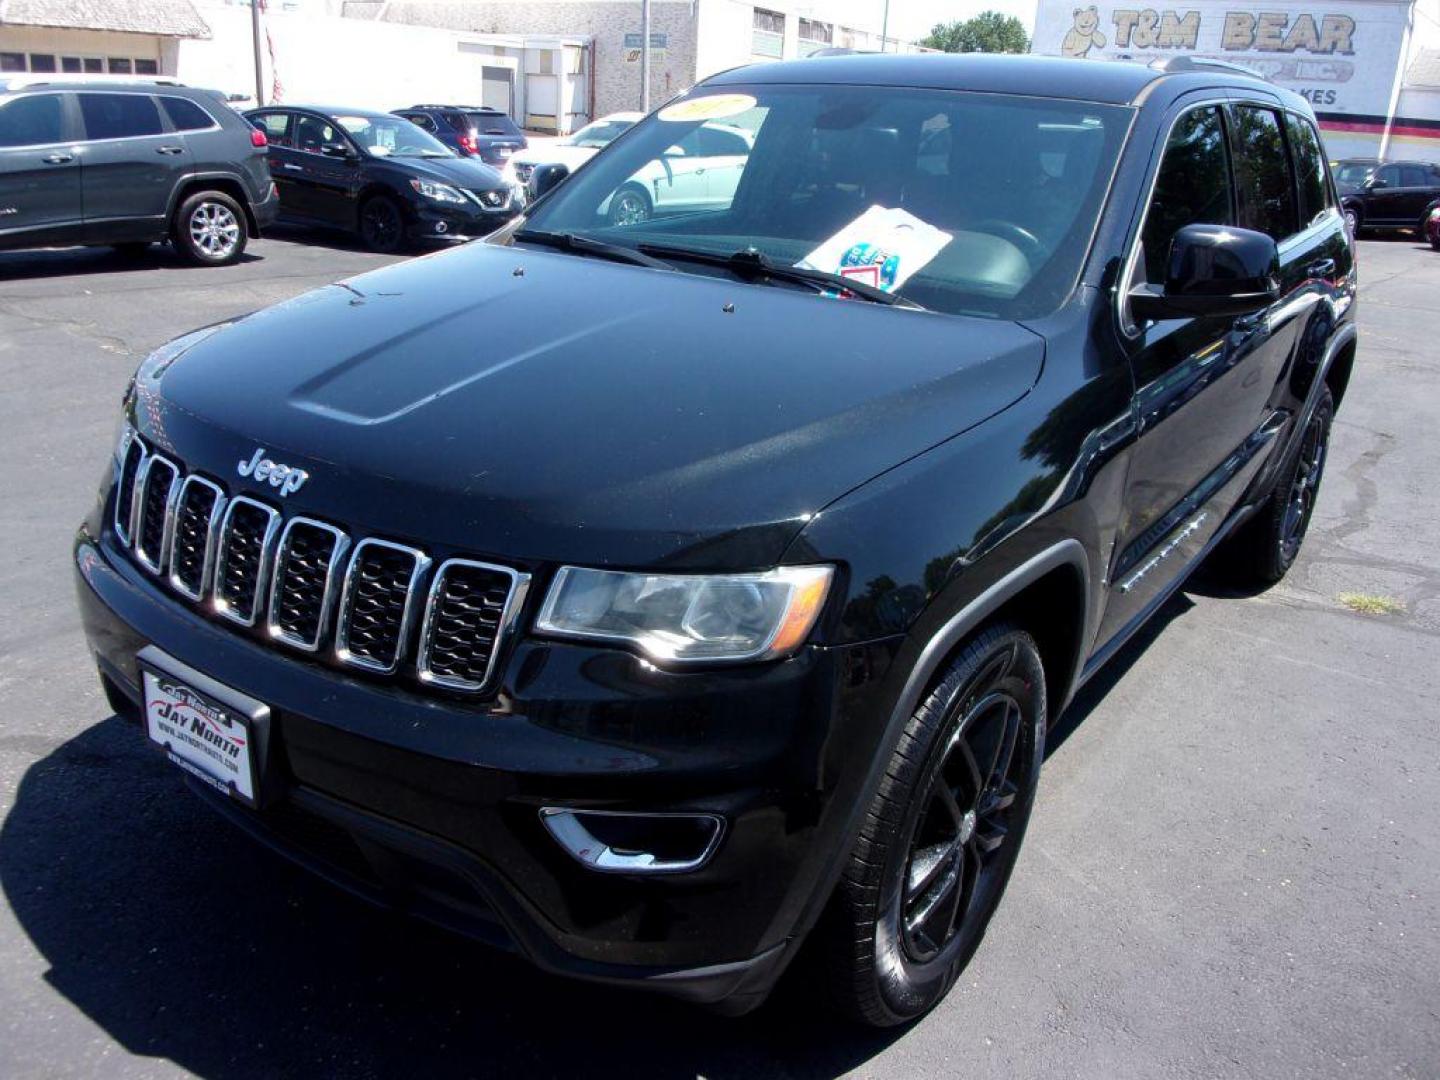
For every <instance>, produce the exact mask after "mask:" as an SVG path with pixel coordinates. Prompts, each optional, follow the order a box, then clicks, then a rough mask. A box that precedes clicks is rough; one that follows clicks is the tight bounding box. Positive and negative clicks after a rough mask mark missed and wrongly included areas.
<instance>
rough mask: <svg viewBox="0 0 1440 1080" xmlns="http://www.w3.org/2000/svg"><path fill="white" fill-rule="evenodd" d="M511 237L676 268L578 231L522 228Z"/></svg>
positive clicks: (558, 248) (657, 267)
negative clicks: (547, 230)
mask: <svg viewBox="0 0 1440 1080" xmlns="http://www.w3.org/2000/svg"><path fill="white" fill-rule="evenodd" d="M511 239H512V240H519V241H521V242H523V243H527V244H542V245H544V246H545V247H553V248H555V249H556V250H558V251H570V252H574V253H575V254H577V255H595V256H597V257H599V258H601V259H614V260H615V261H616V262H627V263H633V264H634V265H635V266H648V267H650V269H652V270H674V269H675V268H674V267H673V266H671V265H670V264H669V263H668V262H665V261H664V260H663V259H657V258H655V257H653V256H651V255H646V254H645V253H644V252H642V251H637V250H635V249H634V248H632V247H626V246H625V245H624V244H607V243H605V241H603V240H592V239H591V238H590V237H588V236H580V235H577V234H576V233H568V232H545V231H543V230H540V229H521V230H520V231H519V232H517V233H515V235H514V236H512V237H511Z"/></svg>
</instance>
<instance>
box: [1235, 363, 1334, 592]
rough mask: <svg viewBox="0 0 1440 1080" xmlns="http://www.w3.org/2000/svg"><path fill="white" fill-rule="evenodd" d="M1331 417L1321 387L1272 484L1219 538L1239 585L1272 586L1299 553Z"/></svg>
mask: <svg viewBox="0 0 1440 1080" xmlns="http://www.w3.org/2000/svg"><path fill="white" fill-rule="evenodd" d="M1334 419H1335V399H1334V398H1333V397H1332V396H1331V393H1330V389H1329V387H1322V388H1321V390H1320V398H1319V400H1318V401H1316V402H1315V406H1314V408H1313V409H1311V411H1310V415H1309V417H1308V418H1307V419H1306V420H1305V426H1304V427H1303V428H1302V429H1301V431H1300V435H1299V443H1298V445H1297V446H1296V447H1295V449H1294V450H1292V451H1291V456H1290V460H1289V461H1287V462H1286V463H1285V466H1284V468H1283V469H1281V471H1280V478H1279V479H1278V480H1277V481H1276V482H1275V487H1274V488H1273V489H1272V490H1271V492H1270V494H1269V496H1267V497H1266V499H1265V502H1263V503H1262V504H1261V505H1260V506H1259V507H1258V508H1257V509H1256V510H1255V513H1254V514H1253V515H1252V516H1251V517H1250V519H1249V520H1248V521H1246V522H1245V524H1244V525H1242V526H1240V528H1239V529H1237V530H1236V531H1235V535H1234V536H1232V537H1231V538H1230V539H1229V540H1227V541H1226V543H1225V547H1224V551H1223V556H1222V557H1223V559H1224V561H1225V562H1227V563H1228V564H1229V570H1230V573H1231V577H1232V578H1233V579H1235V580H1237V582H1238V583H1239V584H1241V585H1247V586H1248V585H1259V586H1261V587H1264V586H1268V585H1273V584H1275V582H1277V581H1279V580H1280V579H1281V578H1283V577H1284V576H1285V574H1286V572H1287V571H1288V570H1289V569H1290V567H1291V566H1292V565H1293V564H1294V562H1295V559H1296V557H1297V556H1299V554H1300V548H1301V545H1303V544H1304V542H1305V534H1306V533H1307V532H1308V531H1309V528H1310V518H1311V517H1312V516H1313V515H1314V513H1315V500H1316V498H1317V497H1318V496H1319V494H1320V481H1321V480H1323V479H1324V477H1325V460H1326V458H1327V456H1328V454H1329V449H1330V427H1331V424H1332V422H1333V421H1334Z"/></svg>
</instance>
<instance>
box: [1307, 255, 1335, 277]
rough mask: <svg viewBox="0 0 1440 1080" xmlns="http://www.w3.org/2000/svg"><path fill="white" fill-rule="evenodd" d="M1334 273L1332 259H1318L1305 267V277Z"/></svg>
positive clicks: (1327, 275)
mask: <svg viewBox="0 0 1440 1080" xmlns="http://www.w3.org/2000/svg"><path fill="white" fill-rule="evenodd" d="M1333 273H1335V260H1334V259H1319V260H1317V261H1316V262H1313V263H1311V264H1310V265H1309V266H1307V267H1306V268H1305V276H1306V277H1318V278H1328V277H1329V276H1330V275H1331V274H1333Z"/></svg>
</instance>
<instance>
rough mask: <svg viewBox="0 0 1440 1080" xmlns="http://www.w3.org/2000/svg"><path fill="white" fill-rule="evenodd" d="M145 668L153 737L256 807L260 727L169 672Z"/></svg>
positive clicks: (198, 773) (195, 772)
mask: <svg viewBox="0 0 1440 1080" xmlns="http://www.w3.org/2000/svg"><path fill="white" fill-rule="evenodd" d="M141 670H142V673H143V677H144V682H145V733H146V734H147V735H148V736H149V737H150V739H151V741H152V742H154V743H156V744H158V745H159V746H161V747H163V748H164V750H165V755H166V756H167V757H168V758H169V759H170V760H171V761H173V762H174V763H175V764H176V765H179V766H180V767H181V768H182V769H184V770H185V771H186V772H188V773H190V774H191V775H192V776H195V777H198V778H199V779H201V780H203V781H205V782H206V783H207V784H210V785H211V786H212V787H216V788H218V789H220V790H221V791H224V792H227V793H229V794H230V795H233V796H235V797H236V798H238V799H239V800H240V801H241V802H244V803H247V804H249V805H251V806H254V805H255V804H256V798H255V789H256V783H255V760H256V754H255V745H254V736H255V731H254V729H253V728H252V725H251V723H250V721H249V718H247V717H246V716H245V714H244V713H242V712H241V711H239V710H238V709H235V708H232V707H230V706H228V705H226V704H224V703H223V702H221V701H219V700H217V699H216V698H215V697H214V696H212V695H210V694H207V693H203V692H201V691H200V690H197V689H196V688H195V687H194V686H192V685H190V684H189V683H188V682H186V681H185V680H184V679H181V678H177V677H176V676H174V675H172V674H170V673H169V672H167V671H163V670H159V669H156V668H151V667H148V666H147V667H143V668H142V669H141ZM207 681H208V680H207Z"/></svg>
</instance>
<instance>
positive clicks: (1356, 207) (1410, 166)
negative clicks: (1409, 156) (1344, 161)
mask: <svg viewBox="0 0 1440 1080" xmlns="http://www.w3.org/2000/svg"><path fill="white" fill-rule="evenodd" d="M1350 175H1351V176H1352V177H1353V176H1354V171H1353V170H1352V172H1351V174H1350ZM1337 185H1338V181H1337ZM1340 201H1341V205H1342V206H1343V208H1344V213H1345V221H1346V224H1348V225H1349V226H1350V228H1351V229H1352V230H1358V229H1417V230H1419V231H1420V232H1421V233H1422V234H1423V233H1424V231H1425V222H1426V220H1427V219H1428V218H1429V217H1430V211H1431V210H1433V209H1435V207H1437V206H1440V166H1435V165H1432V164H1430V163H1429V162H1428V161H1387V162H1385V164H1383V165H1376V166H1374V167H1373V168H1372V170H1371V171H1370V173H1369V175H1368V176H1366V177H1365V178H1364V179H1363V180H1361V181H1360V182H1359V184H1358V185H1357V186H1353V187H1350V188H1349V190H1346V189H1345V188H1341V191H1340Z"/></svg>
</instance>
